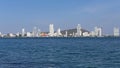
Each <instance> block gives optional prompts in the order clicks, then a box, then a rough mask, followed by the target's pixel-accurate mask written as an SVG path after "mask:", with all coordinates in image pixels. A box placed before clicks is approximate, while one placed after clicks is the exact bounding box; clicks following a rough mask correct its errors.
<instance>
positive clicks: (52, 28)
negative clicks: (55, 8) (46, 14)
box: [49, 24, 54, 37]
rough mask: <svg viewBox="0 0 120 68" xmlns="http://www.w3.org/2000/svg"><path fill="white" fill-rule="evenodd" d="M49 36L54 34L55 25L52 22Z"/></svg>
mask: <svg viewBox="0 0 120 68" xmlns="http://www.w3.org/2000/svg"><path fill="white" fill-rule="evenodd" d="M49 36H51V37H52V36H54V25H53V24H50V25H49Z"/></svg>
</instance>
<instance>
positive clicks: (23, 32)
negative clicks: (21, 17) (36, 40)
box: [22, 28, 25, 37]
mask: <svg viewBox="0 0 120 68" xmlns="http://www.w3.org/2000/svg"><path fill="white" fill-rule="evenodd" d="M24 36H25V29H24V28H23V29H22V37H24Z"/></svg>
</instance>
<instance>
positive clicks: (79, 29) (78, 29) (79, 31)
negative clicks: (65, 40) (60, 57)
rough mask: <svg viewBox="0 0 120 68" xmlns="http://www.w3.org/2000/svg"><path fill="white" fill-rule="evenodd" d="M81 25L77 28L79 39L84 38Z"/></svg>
mask: <svg viewBox="0 0 120 68" xmlns="http://www.w3.org/2000/svg"><path fill="white" fill-rule="evenodd" d="M81 29H82V28H81V25H80V24H78V26H77V36H78V37H79V36H82V31H81Z"/></svg>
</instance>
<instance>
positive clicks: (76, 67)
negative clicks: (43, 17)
mask: <svg viewBox="0 0 120 68" xmlns="http://www.w3.org/2000/svg"><path fill="white" fill-rule="evenodd" d="M119 67H120V38H9V39H7V38H6V39H0V68H119Z"/></svg>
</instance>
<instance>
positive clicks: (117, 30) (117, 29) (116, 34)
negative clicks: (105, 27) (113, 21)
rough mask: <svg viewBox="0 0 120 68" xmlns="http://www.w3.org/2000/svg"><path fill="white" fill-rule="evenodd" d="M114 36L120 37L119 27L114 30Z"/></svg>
mask: <svg viewBox="0 0 120 68" xmlns="http://www.w3.org/2000/svg"><path fill="white" fill-rule="evenodd" d="M114 36H120V35H119V28H117V27H115V28H114Z"/></svg>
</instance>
